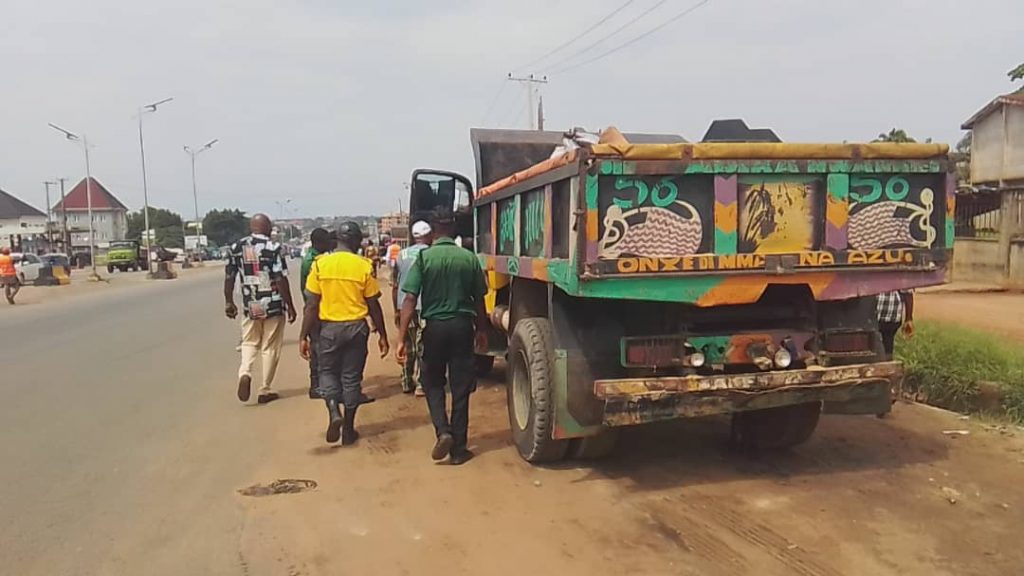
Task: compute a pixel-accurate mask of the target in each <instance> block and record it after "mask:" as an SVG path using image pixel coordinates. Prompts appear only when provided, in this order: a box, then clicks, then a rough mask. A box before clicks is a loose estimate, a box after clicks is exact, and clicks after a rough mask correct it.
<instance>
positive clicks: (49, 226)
mask: <svg viewBox="0 0 1024 576" xmlns="http://www.w3.org/2000/svg"><path fill="white" fill-rule="evenodd" d="M55 184H57V183H56V182H50V181H49V180H47V181H46V182H43V186H46V249H47V250H49V251H50V252H53V218H52V216H51V215H52V214H53V211H52V210H51V205H50V186H53V185H55Z"/></svg>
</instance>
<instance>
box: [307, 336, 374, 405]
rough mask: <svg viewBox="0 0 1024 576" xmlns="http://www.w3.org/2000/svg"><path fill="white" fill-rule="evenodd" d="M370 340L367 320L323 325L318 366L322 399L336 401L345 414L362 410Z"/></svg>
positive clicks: (319, 343)
mask: <svg viewBox="0 0 1024 576" xmlns="http://www.w3.org/2000/svg"><path fill="white" fill-rule="evenodd" d="M369 337H370V327H369V326H367V324H366V320H355V321H352V322H321V323H320V339H319V342H318V345H319V351H318V352H319V354H318V356H317V364H318V368H319V369H320V370H319V377H320V378H319V380H320V397H321V398H323V399H324V400H337V401H339V402H341V403H343V404H344V405H345V409H346V410H354V409H356V408H358V407H359V399H360V397H361V396H362V395H363V369H364V368H365V367H366V354H367V348H366V344H367V340H368V339H369Z"/></svg>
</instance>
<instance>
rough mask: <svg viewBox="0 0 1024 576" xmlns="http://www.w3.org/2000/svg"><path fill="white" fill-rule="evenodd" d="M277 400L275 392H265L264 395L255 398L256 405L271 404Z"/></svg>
mask: <svg viewBox="0 0 1024 576" xmlns="http://www.w3.org/2000/svg"><path fill="white" fill-rule="evenodd" d="M278 398H280V396H278V395H277V392H267V393H266V394H260V395H259V396H257V397H256V403H257V404H270V403H271V402H273V401H274V400H277V399H278Z"/></svg>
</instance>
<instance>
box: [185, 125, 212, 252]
mask: <svg viewBox="0 0 1024 576" xmlns="http://www.w3.org/2000/svg"><path fill="white" fill-rule="evenodd" d="M216 143H217V139H216V138H214V139H213V140H210V141H209V142H207V143H206V144H203V145H202V146H200V147H199V148H198V149H193V148H191V147H189V146H184V149H185V153H186V154H188V155H189V156H191V157H192V202H193V203H194V204H195V210H196V247H197V248H198V247H199V237H200V236H201V235H202V229H203V224H202V223H201V222H200V221H199V192H198V188H197V187H196V156H199V155H200V154H202V153H203V152H206V151H207V150H209V149H210V148H213V145H214V144H216Z"/></svg>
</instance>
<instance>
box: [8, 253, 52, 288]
mask: <svg viewBox="0 0 1024 576" xmlns="http://www.w3.org/2000/svg"><path fill="white" fill-rule="evenodd" d="M11 257H12V258H13V259H14V269H15V271H17V273H18V280H19V281H20V282H21V283H22V284H23V285H24V284H29V283H35V281H36V280H38V279H39V271H40V270H42V268H43V266H45V264H44V263H43V261H42V260H41V259H40V258H39V257H38V256H36V255H35V254H27V253H26V254H20V253H16V254H11Z"/></svg>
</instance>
